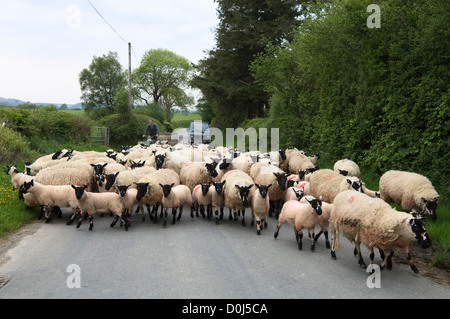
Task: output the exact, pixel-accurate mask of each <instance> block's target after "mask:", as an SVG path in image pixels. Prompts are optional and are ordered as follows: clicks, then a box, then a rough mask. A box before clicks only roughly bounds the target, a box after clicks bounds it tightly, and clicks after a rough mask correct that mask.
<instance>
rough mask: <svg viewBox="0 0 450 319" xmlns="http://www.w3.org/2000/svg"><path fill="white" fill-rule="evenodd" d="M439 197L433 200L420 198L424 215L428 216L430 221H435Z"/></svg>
mask: <svg viewBox="0 0 450 319" xmlns="http://www.w3.org/2000/svg"><path fill="white" fill-rule="evenodd" d="M438 202H439V196H438V197H436V198H433V199H426V198H423V197H422V203H423V204H424V209H425V213H427V214H430V216H431V219H432V220H436V218H437V215H436V210H437V207H438Z"/></svg>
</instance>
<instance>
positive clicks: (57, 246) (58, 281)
mask: <svg viewBox="0 0 450 319" xmlns="http://www.w3.org/2000/svg"><path fill="white" fill-rule="evenodd" d="M225 211H226V213H225V219H224V220H223V221H222V222H221V224H220V225H216V224H215V222H214V221H207V220H203V219H202V218H194V219H191V217H190V216H189V209H188V208H187V207H185V209H184V214H183V217H182V219H181V220H180V221H179V222H177V224H176V225H171V224H170V222H169V225H168V227H167V228H163V227H162V220H159V223H158V224H154V223H153V222H151V221H150V220H149V218H148V215H147V216H146V221H145V222H143V221H142V220H141V218H140V216H139V215H133V219H132V220H133V222H132V226H131V228H130V229H129V231H128V232H126V231H124V230H123V228H120V227H118V226H116V227H115V228H110V227H109V225H110V223H111V221H112V217H109V216H106V217H103V218H101V217H99V216H96V217H95V219H94V229H93V231H89V230H88V228H89V224H88V222H87V221H85V222H84V223H83V225H82V226H81V228H80V229H76V227H75V225H73V226H66V221H67V219H68V217H69V215H70V213H69V212H68V211H64V214H63V217H62V219H55V220H54V221H53V223H52V224H44V222H43V221H39V222H37V223H35V224H32V225H31V226H28V227H30V228H31V229H33V230H34V231H33V233H32V234H30V235H27V236H24V237H23V238H22V239H21V240H20V242H19V243H18V244H17V245H15V246H14V247H12V248H11V249H9V250H8V251H7V252H6V253H5V254H3V256H0V257H1V258H0V287H2V281H3V287H2V288H0V298H1V299H9V298H15V299H49V298H50V299H54V298H63V299H75V298H83V299H85V298H88V299H98V298H101V299H116V298H125V299H128V298H130V299H131V298H132V299H142V298H145V299H303V298H308V299H315V298H336V299H341V298H346V299H354V298H355V299H372V298H382V299H390V298H401V299H408V298H424V299H433V298H440V299H442V298H444V299H447V298H450V289H448V288H446V287H443V286H439V285H437V284H435V283H432V282H431V281H429V280H428V279H426V278H424V277H421V276H420V274H419V275H416V274H414V273H413V272H412V271H411V269H410V268H409V266H407V265H399V264H394V267H393V270H390V271H388V270H383V271H382V272H381V275H380V277H378V278H376V279H379V281H378V283H380V285H381V288H372V289H371V288H369V286H374V283H376V281H375V279H370V280H369V285H368V278H369V276H370V275H371V274H369V273H367V272H366V270H364V269H361V268H360V267H359V265H358V263H357V259H356V258H355V257H354V256H353V246H352V245H351V244H350V243H349V242H348V241H347V240H346V239H341V249H340V250H339V251H337V257H338V259H337V260H332V259H331V257H330V252H329V250H328V249H326V247H325V244H324V237H323V236H322V237H321V238H320V239H319V242H318V244H317V245H316V249H315V251H314V252H312V251H311V250H310V248H309V247H310V241H309V238H308V236H307V234H306V231H304V233H305V235H304V239H303V250H302V251H299V250H298V249H297V245H296V242H295V237H294V231H293V228H292V227H291V226H290V225H288V224H285V225H283V227H281V229H280V233H279V236H278V239H274V236H273V234H274V232H275V227H276V223H277V222H276V221H275V219H273V218H269V221H268V222H269V227H268V229H264V230H263V232H262V235H261V236H257V235H256V226H255V227H251V226H250V221H251V217H250V210H247V213H246V224H247V227H242V226H241V219H239V221H238V222H234V221H229V220H228V210H227V209H226V210H225ZM398 253H400V252H398ZM364 258H365V260H366V263H367V264H368V261H369V260H368V259H369V258H368V253H367V251H365V254H364ZM413 258H414V257H413ZM375 262H376V263H381V260H380V259H379V255H378V254H377V258H376V260H375ZM419 270H420V268H419ZM372 278H375V277H372ZM78 287H79V288H78Z"/></svg>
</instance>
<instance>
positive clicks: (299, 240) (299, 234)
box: [295, 230, 303, 250]
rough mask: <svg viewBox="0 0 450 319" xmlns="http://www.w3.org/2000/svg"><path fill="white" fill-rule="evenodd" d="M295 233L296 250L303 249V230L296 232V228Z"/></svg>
mask: <svg viewBox="0 0 450 319" xmlns="http://www.w3.org/2000/svg"><path fill="white" fill-rule="evenodd" d="M295 233H296V237H297V246H298V250H302V249H303V242H302V240H303V232H298V231H297V230H296V231H295Z"/></svg>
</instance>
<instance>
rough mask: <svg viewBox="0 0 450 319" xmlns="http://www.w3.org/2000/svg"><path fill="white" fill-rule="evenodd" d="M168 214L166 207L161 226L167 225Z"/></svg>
mask: <svg viewBox="0 0 450 319" xmlns="http://www.w3.org/2000/svg"><path fill="white" fill-rule="evenodd" d="M168 215H169V214H168V213H167V209H165V211H164V222H163V227H164V228H166V227H167V216H168Z"/></svg>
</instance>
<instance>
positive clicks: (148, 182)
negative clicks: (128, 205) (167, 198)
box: [136, 169, 180, 223]
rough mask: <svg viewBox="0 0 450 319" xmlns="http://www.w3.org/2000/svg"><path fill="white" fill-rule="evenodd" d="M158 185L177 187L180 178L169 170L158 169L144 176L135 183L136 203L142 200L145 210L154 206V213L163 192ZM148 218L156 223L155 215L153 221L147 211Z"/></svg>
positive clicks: (160, 203)
mask: <svg viewBox="0 0 450 319" xmlns="http://www.w3.org/2000/svg"><path fill="white" fill-rule="evenodd" d="M159 184H163V185H171V184H174V185H175V186H178V185H179V184H180V177H179V176H178V174H177V173H176V172H175V171H173V170H171V169H160V170H155V171H154V172H152V173H150V174H148V175H146V176H145V177H143V178H141V179H140V180H139V182H137V183H136V188H137V190H138V192H137V194H136V199H137V200H138V201H141V200H143V203H145V205H146V206H147V209H148V208H149V207H150V206H154V211H156V212H157V210H158V208H159V206H160V205H162V198H163V190H162V189H161V187H160V186H159ZM149 216H150V219H152V220H154V222H155V223H156V222H157V220H158V219H157V214H155V218H154V219H153V216H152V215H151V213H150V210H149Z"/></svg>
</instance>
